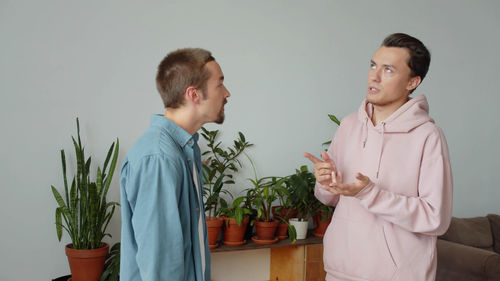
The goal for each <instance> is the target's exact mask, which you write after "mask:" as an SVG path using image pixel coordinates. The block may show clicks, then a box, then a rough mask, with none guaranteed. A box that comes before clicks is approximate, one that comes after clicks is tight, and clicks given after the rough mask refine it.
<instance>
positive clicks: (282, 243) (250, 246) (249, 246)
mask: <svg viewBox="0 0 500 281" xmlns="http://www.w3.org/2000/svg"><path fill="white" fill-rule="evenodd" d="M322 243H323V238H319V237H316V236H314V235H312V233H308V236H307V238H306V239H300V240H297V241H296V242H295V243H294V244H292V242H290V239H288V238H287V239H285V240H279V241H278V242H276V243H274V244H270V245H260V244H256V243H254V242H253V241H252V240H251V239H250V241H247V243H246V244H245V245H242V246H236V247H231V246H226V245H224V244H223V243H222V242H220V244H221V245H220V246H219V247H217V248H215V249H212V250H210V252H211V253H217V252H232V251H245V250H255V249H268V248H279V247H289V246H301V245H311V244H322Z"/></svg>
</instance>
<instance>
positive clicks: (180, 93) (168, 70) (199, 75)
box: [156, 48, 215, 108]
mask: <svg viewBox="0 0 500 281" xmlns="http://www.w3.org/2000/svg"><path fill="white" fill-rule="evenodd" d="M214 60H215V59H214V57H212V54H211V53H210V52H209V51H207V50H204V49H199V48H185V49H179V50H176V51H173V52H171V53H169V54H168V55H167V56H166V57H165V58H164V59H163V60H162V61H161V63H160V64H159V65H158V73H157V74H156V88H157V89H158V92H159V93H160V96H161V98H162V100H163V104H164V105H165V108H167V107H170V108H178V107H179V106H181V105H183V104H184V93H185V92H186V89H187V88H188V87H190V86H194V87H196V88H200V89H202V90H204V89H205V87H206V84H207V80H208V78H210V72H209V71H208V70H207V69H206V68H205V67H204V66H205V64H206V63H207V62H210V61H214Z"/></svg>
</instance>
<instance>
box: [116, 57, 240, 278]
mask: <svg viewBox="0 0 500 281" xmlns="http://www.w3.org/2000/svg"><path fill="white" fill-rule="evenodd" d="M223 82H224V76H223V74H222V70H221V68H220V66H219V64H218V63H217V62H216V61H215V59H214V58H213V57H212V55H211V53H210V52H208V51H206V50H203V49H180V50H177V51H174V52H172V53H170V54H168V55H167V57H165V58H164V59H163V61H162V62H161V63H160V65H159V66H158V73H157V77H156V84H157V88H158V91H159V92H160V95H161V97H162V99H163V103H164V105H165V108H166V113H165V114H164V115H153V116H152V118H151V126H150V127H149V128H148V129H147V130H146V132H145V133H144V134H143V135H142V136H141V137H140V138H139V140H138V141H137V142H136V143H135V145H134V146H133V147H132V149H131V150H130V151H129V153H128V155H127V158H126V159H125V162H124V163H123V167H122V169H121V175H120V185H121V189H120V190H121V205H122V208H121V209H122V242H121V264H120V279H121V280H123V281H129V280H134V281H137V280H143V281H153V280H155V281H157V280H169V281H210V252H209V248H208V240H207V228H206V224H205V211H204V207H203V197H202V182H201V177H200V176H201V155H200V148H199V147H198V144H197V141H198V133H197V131H198V130H199V129H200V128H201V127H202V126H203V125H204V124H205V123H208V122H216V123H218V124H221V123H222V122H223V121H224V104H226V102H227V98H228V97H229V96H230V94H229V91H228V90H227V89H226V88H225V86H224V84H223Z"/></svg>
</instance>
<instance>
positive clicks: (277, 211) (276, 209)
mask: <svg viewBox="0 0 500 281" xmlns="http://www.w3.org/2000/svg"><path fill="white" fill-rule="evenodd" d="M271 212H272V213H273V217H274V218H283V219H285V220H288V219H290V218H295V217H296V216H297V210H295V209H284V208H283V207H281V206H273V207H272V208H271Z"/></svg>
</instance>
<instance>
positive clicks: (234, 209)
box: [219, 196, 252, 246]
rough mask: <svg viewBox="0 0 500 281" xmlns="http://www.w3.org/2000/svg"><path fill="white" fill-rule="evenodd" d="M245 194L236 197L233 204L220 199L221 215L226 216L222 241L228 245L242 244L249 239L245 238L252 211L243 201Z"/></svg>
mask: <svg viewBox="0 0 500 281" xmlns="http://www.w3.org/2000/svg"><path fill="white" fill-rule="evenodd" d="M245 198H246V197H245V196H242V197H238V198H236V199H234V201H233V203H232V204H231V205H228V204H227V202H226V200H224V199H223V198H221V199H220V203H221V206H220V209H219V210H220V215H221V216H223V217H224V221H225V222H226V223H225V227H224V240H223V241H222V243H224V244H225V245H228V246H241V245H243V244H245V243H246V242H247V241H246V240H244V239H243V238H244V236H245V231H246V228H247V225H248V222H249V220H250V218H249V215H250V214H251V213H252V211H251V210H250V209H248V208H246V207H245V206H244V205H243V204H242V203H243V202H244V200H245Z"/></svg>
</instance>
